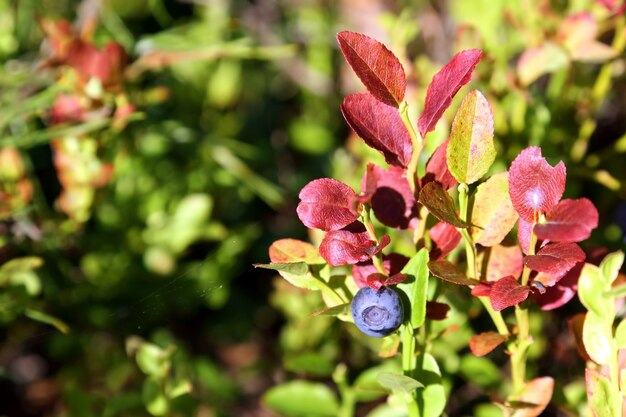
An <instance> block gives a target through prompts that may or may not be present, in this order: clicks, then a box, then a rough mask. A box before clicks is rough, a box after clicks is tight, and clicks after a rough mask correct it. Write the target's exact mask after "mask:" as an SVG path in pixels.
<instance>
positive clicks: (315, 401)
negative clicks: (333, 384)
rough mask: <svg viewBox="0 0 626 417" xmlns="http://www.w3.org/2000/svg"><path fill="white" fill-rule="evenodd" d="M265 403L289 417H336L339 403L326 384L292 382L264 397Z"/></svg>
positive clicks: (271, 390) (268, 392)
mask: <svg viewBox="0 0 626 417" xmlns="http://www.w3.org/2000/svg"><path fill="white" fill-rule="evenodd" d="M263 403H264V404H265V405H266V406H267V407H269V408H271V409H272V410H273V411H275V412H277V413H279V414H282V415H284V416H287V417H326V416H328V417H335V416H337V413H338V411H339V403H338V402H337V398H336V397H335V394H334V393H333V391H332V390H331V389H330V388H328V387H327V386H326V385H324V384H320V383H315V382H308V381H292V382H287V383H285V384H281V385H276V386H274V387H272V388H270V389H269V390H268V391H266V392H265V394H264V395H263Z"/></svg>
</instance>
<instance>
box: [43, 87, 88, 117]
mask: <svg viewBox="0 0 626 417" xmlns="http://www.w3.org/2000/svg"><path fill="white" fill-rule="evenodd" d="M87 111H88V110H87V109H85V108H83V106H82V105H81V102H80V97H78V96H75V95H69V94H59V95H58V96H57V97H56V99H55V100H54V103H53V104H52V108H50V123H51V124H59V123H66V122H81V121H82V120H83V119H84V118H85V116H86V115H87Z"/></svg>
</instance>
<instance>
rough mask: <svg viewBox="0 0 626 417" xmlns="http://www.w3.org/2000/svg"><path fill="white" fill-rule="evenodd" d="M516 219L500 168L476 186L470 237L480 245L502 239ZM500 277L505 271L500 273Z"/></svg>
mask: <svg viewBox="0 0 626 417" xmlns="http://www.w3.org/2000/svg"><path fill="white" fill-rule="evenodd" d="M517 219H518V215H517V212H516V211H515V209H514V208H513V203H512V202H511V198H510V197H509V176H508V173H507V172H500V173H498V174H495V175H493V176H492V177H491V178H489V179H488V180H487V181H485V182H483V183H482V184H480V185H479V186H478V188H477V189H476V194H475V195H474V204H473V205H472V217H471V222H472V224H473V225H476V227H472V228H471V233H472V237H473V238H474V241H475V242H476V243H479V244H481V245H482V246H494V245H497V244H499V243H500V242H502V241H503V240H504V238H505V237H506V235H507V234H508V233H509V232H510V231H511V229H513V226H515V222H516V221H517ZM500 276H501V277H502V276H504V275H500Z"/></svg>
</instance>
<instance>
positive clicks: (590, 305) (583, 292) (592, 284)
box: [578, 263, 615, 317]
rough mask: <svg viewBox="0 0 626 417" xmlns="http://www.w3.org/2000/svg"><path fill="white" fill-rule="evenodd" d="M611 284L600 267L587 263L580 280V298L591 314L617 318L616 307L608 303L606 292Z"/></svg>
mask: <svg viewBox="0 0 626 417" xmlns="http://www.w3.org/2000/svg"><path fill="white" fill-rule="evenodd" d="M609 288H610V284H609V283H607V282H606V281H604V279H603V277H602V273H601V270H600V268H599V267H597V266H595V265H592V264H589V263H586V264H585V265H584V266H583V269H582V272H581V273H580V278H579V279H578V298H579V299H580V302H581V303H582V304H583V305H584V306H585V308H586V309H587V310H589V311H590V312H594V313H596V314H597V315H601V316H602V315H606V316H609V317H614V316H615V305H614V303H613V302H607V300H606V298H605V295H604V292H605V291H607V290H608V289H609Z"/></svg>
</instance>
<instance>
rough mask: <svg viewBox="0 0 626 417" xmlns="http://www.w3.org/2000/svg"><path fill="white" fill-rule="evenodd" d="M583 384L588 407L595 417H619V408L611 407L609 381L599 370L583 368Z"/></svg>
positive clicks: (611, 395)
mask: <svg viewBox="0 0 626 417" xmlns="http://www.w3.org/2000/svg"><path fill="white" fill-rule="evenodd" d="M585 384H586V385H587V399H588V401H589V407H590V408H591V410H592V411H593V414H594V416H595V417H619V416H621V414H622V413H621V410H620V411H617V412H616V410H614V409H613V406H612V404H615V399H614V398H613V390H612V388H611V381H609V380H608V378H606V377H605V376H604V375H602V374H601V373H600V372H597V371H594V370H592V369H589V368H587V369H585Z"/></svg>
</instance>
